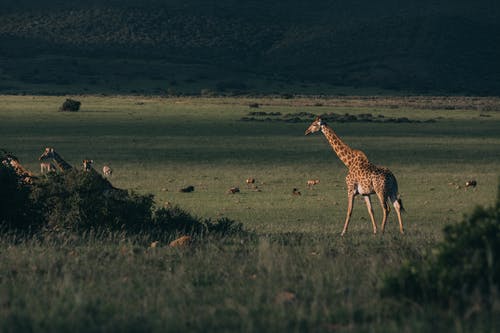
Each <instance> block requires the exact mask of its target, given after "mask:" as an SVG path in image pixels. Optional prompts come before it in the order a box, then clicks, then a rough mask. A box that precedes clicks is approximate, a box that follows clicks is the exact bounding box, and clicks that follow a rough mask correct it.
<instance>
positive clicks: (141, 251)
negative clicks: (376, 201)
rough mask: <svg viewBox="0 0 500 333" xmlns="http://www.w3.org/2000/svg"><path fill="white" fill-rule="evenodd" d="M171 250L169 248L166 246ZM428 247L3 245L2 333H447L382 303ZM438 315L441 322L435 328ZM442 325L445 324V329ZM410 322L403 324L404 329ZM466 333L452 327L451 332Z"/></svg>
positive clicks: (311, 241) (304, 242)
mask: <svg viewBox="0 0 500 333" xmlns="http://www.w3.org/2000/svg"><path fill="white" fill-rule="evenodd" d="M162 245H164V244H162ZM428 245H429V244H426V243H425V242H422V241H421V240H419V241H418V244H417V243H416V242H415V240H413V239H411V238H400V237H391V236H388V235H387V236H385V237H383V238H375V237H372V236H355V237H353V238H350V239H348V238H346V239H340V238H338V237H335V238H331V237H322V236H305V235H303V234H282V235H273V236H262V237H258V238H248V239H225V240H223V241H221V240H215V239H211V240H207V241H206V242H203V243H202V244H200V245H198V246H195V247H193V248H186V249H176V248H169V247H166V246H160V247H157V248H149V247H148V246H147V245H144V244H141V242H133V241H131V240H130V239H120V237H119V235H117V236H115V237H110V238H108V239H104V240H103V239H95V238H93V236H89V237H86V238H84V239H77V240H67V241H60V240H58V241H48V242H44V243H39V242H37V241H34V240H27V241H21V242H20V243H18V244H16V245H13V244H12V243H10V242H7V241H5V240H4V241H3V242H2V244H1V247H2V249H3V250H2V261H1V263H0V271H1V272H2V273H1V281H2V282H1V289H0V291H1V294H0V296H1V302H2V303H1V304H2V312H1V315H0V325H1V326H0V327H1V329H2V331H9V330H10V331H31V330H34V331H74V332H90V331H107V330H113V331H116V330H120V331H150V330H152V331H169V332H177V331H221V330H222V331H262V330H264V331H284V330H286V331H304V330H307V331H311V330H320V331H330V330H333V331H337V330H340V331H350V330H356V331H358V330H362V331H364V330H370V331H372V330H373V331H380V332H387V331H394V332H395V331H401V330H402V329H403V330H416V329H420V328H426V329H431V328H432V327H434V328H437V327H442V328H443V329H444V328H446V327H449V325H450V324H452V322H451V321H450V320H456V319H455V318H452V317H450V318H448V317H447V314H446V313H435V314H433V315H431V317H429V315H430V313H428V312H427V311H426V310H424V309H420V308H419V306H418V305H416V304H415V305H414V306H409V307H408V308H406V309H405V310H403V309H401V308H400V304H391V303H390V302H388V301H382V300H381V299H380V298H379V297H378V288H379V283H380V278H381V276H382V275H383V274H385V273H386V272H387V271H390V270H391V269H394V268H396V267H398V266H399V264H400V263H401V261H402V260H406V259H418V258H419V257H420V256H421V253H422V252H423V251H424V249H425V248H427V247H428ZM433 316H438V317H439V318H440V320H441V322H440V324H438V326H436V323H435V322H428V321H427V320H428V319H429V318H432V317H433ZM443 319H444V321H443ZM399 320H401V321H399ZM456 324H459V325H467V323H466V322H465V321H464V322H453V325H456Z"/></svg>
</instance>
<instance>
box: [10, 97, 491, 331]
mask: <svg viewBox="0 0 500 333" xmlns="http://www.w3.org/2000/svg"><path fill="white" fill-rule="evenodd" d="M64 98H65V97H57V96H53V97H45V96H43V97H42V96H1V97H0V140H1V141H0V147H2V148H5V149H7V150H9V151H12V152H13V153H14V154H15V155H17V157H19V159H20V160H21V162H23V163H24V164H25V165H26V166H27V167H28V168H30V169H32V170H38V164H37V157H38V156H39V155H40V154H41V152H42V150H43V148H44V147H46V146H53V147H54V148H56V150H57V151H58V152H59V153H60V154H61V155H62V156H63V157H64V158H66V159H67V161H68V162H70V163H72V164H73V165H74V166H77V165H80V161H81V160H82V159H84V158H91V159H94V161H95V165H96V169H98V170H100V168H101V167H102V165H103V164H104V163H106V164H109V165H111V166H112V167H113V169H114V174H113V176H112V182H113V184H114V185H115V186H117V187H121V188H128V189H133V190H135V191H137V192H140V193H153V194H154V195H155V198H156V203H157V205H158V206H161V205H164V204H165V203H166V202H169V203H171V204H177V205H179V206H181V207H182V208H184V209H186V210H188V211H191V212H193V213H194V214H196V215H198V216H203V217H215V216H226V217H229V218H232V219H235V220H237V221H239V222H242V223H243V224H244V226H245V228H246V229H247V230H250V231H254V232H255V234H256V236H254V237H249V238H242V239H226V240H207V242H206V243H203V244H200V245H198V246H196V247H194V248H189V249H185V250H179V249H171V248H168V247H166V246H163V244H162V245H161V246H160V247H159V248H155V249H151V248H148V247H147V246H145V245H143V244H141V242H138V241H134V240H132V239H127V238H123V237H120V235H117V236H116V237H115V238H113V237H111V238H109V239H106V240H102V239H96V238H95V237H93V236H91V235H89V236H88V237H86V238H84V239H68V240H67V242H61V241H48V242H39V241H36V240H20V241H18V242H14V241H13V240H12V239H10V238H9V237H4V238H3V239H2V240H1V242H0V256H1V260H0V272H1V273H0V277H1V278H0V307H2V311H0V329H1V330H3V331H9V330H12V331H28V330H36V331H59V330H64V331H68V330H71V331H85V332H88V331H110V330H112V331H116V330H122V331H172V332H178V331H201V330H203V331H259V330H265V331H285V330H286V331H380V332H388V331H398V332H400V331H424V330H429V329H431V328H434V329H435V328H436V327H438V328H442V329H445V330H449V329H453V330H457V331H460V330H469V329H472V328H474V329H479V330H484V331H491V329H492V328H493V326H491V325H493V324H491V323H492V322H489V321H484V322H482V323H483V325H484V326H480V322H478V321H468V320H467V319H464V318H460V317H457V316H454V315H453V314H452V313H447V312H442V311H434V309H427V308H423V307H421V306H420V305H418V304H407V303H405V302H404V300H399V301H394V300H392V301H391V300H383V299H381V298H380V296H379V291H378V287H379V286H380V284H381V278H382V277H383V276H384V275H385V274H389V273H391V272H394V271H395V270H396V269H397V268H398V266H399V265H400V263H401V262H403V261H405V260H408V259H415V258H421V257H422V255H423V254H424V253H425V252H426V251H428V250H430V249H431V248H432V245H433V244H435V243H436V242H437V241H438V240H439V239H440V237H441V230H442V228H443V226H444V225H445V224H447V223H454V222H457V221H460V220H461V219H462V217H463V215H464V214H466V213H467V212H469V211H470V210H471V209H472V208H473V207H474V206H476V205H489V204H491V203H492V202H493V201H494V198H495V197H496V188H497V183H498V176H499V175H500V154H499V151H498V147H500V130H499V129H500V100H499V99H496V98H462V97H456V98H429V97H408V98H402V97H401V98H382V97H381V98H349V97H339V98H293V99H281V98H263V97H262V98H154V97H97V96H77V97H76V98H77V99H79V100H80V101H82V109H81V111H80V112H77V113H60V112H57V109H58V107H59V106H60V105H61V103H62V102H63V101H64ZM250 103H259V105H260V107H259V108H258V109H252V108H249V104H250ZM251 111H262V112H281V113H282V114H286V113H297V112H304V111H305V112H311V113H316V114H321V113H329V112H336V113H340V114H343V113H350V114H354V115H359V114H362V113H371V114H373V115H374V116H378V115H384V116H385V117H407V118H409V119H411V120H421V121H425V120H428V119H435V120H436V121H435V122H432V123H423V122H422V123H370V122H351V123H331V124H330V125H331V126H332V127H333V128H334V129H335V130H336V131H337V133H338V134H339V135H340V136H341V137H342V138H343V139H344V140H345V142H346V143H348V144H349V145H351V147H354V148H356V149H361V150H363V151H364V152H365V153H366V154H367V156H368V157H369V158H370V159H371V160H372V161H373V162H374V163H375V164H378V165H384V166H387V167H389V168H390V169H391V170H392V171H393V172H394V174H395V175H396V177H397V179H398V182H399V187H400V192H401V194H402V198H403V202H404V205H405V208H406V210H407V213H406V215H404V222H405V228H406V232H407V233H406V235H404V236H400V235H399V234H398V232H397V227H396V219H395V216H394V215H390V218H389V223H388V226H387V230H386V234H385V235H377V236H373V235H371V233H370V230H371V227H370V223H369V218H368V214H367V212H366V208H365V207H364V204H363V202H362V201H361V200H356V202H355V207H354V213H353V218H352V220H351V225H350V230H349V233H348V234H347V235H346V237H344V238H340V236H339V234H340V231H341V229H342V223H343V220H344V215H345V210H346V204H345V203H346V193H345V186H344V177H345V175H346V169H345V167H344V166H343V165H342V164H341V162H340V161H339V160H338V158H337V157H336V156H335V154H334V153H333V152H332V151H331V149H330V148H329V146H328V144H327V142H326V140H325V139H324V138H323V137H321V135H315V136H308V137H305V136H304V131H305V129H306V128H307V126H308V123H287V122H277V121H274V122H272V121H263V122H243V121H241V120H240V118H241V117H244V116H247V114H248V113H249V112H251ZM247 177H254V178H256V180H257V184H256V185H257V186H258V188H259V189H260V190H261V191H260V192H257V191H253V190H252V189H249V188H247V187H246V185H245V183H244V182H245V179H246V178H247ZM316 178H317V179H320V184H318V185H317V186H316V187H315V188H314V189H307V188H306V185H305V183H306V181H307V180H308V179H316ZM469 179H475V180H477V183H478V186H477V188H475V189H466V188H464V184H465V181H467V180H469ZM186 185H193V186H195V192H193V193H190V194H186V193H180V192H179V191H178V190H179V189H180V188H181V187H184V186H186ZM233 186H239V187H240V189H241V190H242V192H241V193H240V194H236V195H229V194H227V193H226V191H227V189H228V188H230V187H233ZM293 188H298V189H299V190H300V191H301V193H302V195H301V196H293V195H292V194H291V192H292V189H293ZM373 202H374V204H375V215H376V217H377V218H380V215H381V214H380V209H379V207H378V204H377V203H376V201H375V200H373ZM284 292H289V294H287V293H284ZM287 298H289V299H287ZM494 322H495V321H493V323H494ZM470 325H472V326H470ZM477 325H479V326H477Z"/></svg>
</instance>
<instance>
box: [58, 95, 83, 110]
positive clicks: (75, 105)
mask: <svg viewBox="0 0 500 333" xmlns="http://www.w3.org/2000/svg"><path fill="white" fill-rule="evenodd" d="M81 105H82V103H81V102H80V101H76V100H74V99H70V98H68V99H66V100H65V101H64V103H63V104H62V106H61V107H60V108H59V111H62V112H64V111H69V112H77V111H79V110H80V106H81Z"/></svg>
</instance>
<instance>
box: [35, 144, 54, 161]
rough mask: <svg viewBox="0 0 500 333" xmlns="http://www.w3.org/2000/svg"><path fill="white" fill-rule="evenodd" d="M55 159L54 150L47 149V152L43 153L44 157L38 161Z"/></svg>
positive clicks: (41, 156)
mask: <svg viewBox="0 0 500 333" xmlns="http://www.w3.org/2000/svg"><path fill="white" fill-rule="evenodd" d="M52 158H54V148H49V147H48V148H45V151H44V152H43V154H42V155H40V157H39V158H38V160H40V161H43V160H49V159H52Z"/></svg>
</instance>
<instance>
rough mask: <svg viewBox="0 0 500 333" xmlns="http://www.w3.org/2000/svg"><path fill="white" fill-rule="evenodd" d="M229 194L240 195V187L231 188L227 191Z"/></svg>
mask: <svg viewBox="0 0 500 333" xmlns="http://www.w3.org/2000/svg"><path fill="white" fill-rule="evenodd" d="M227 193H228V194H235V193H240V189H239V188H238V187H231V188H230V189H229V190H227Z"/></svg>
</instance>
